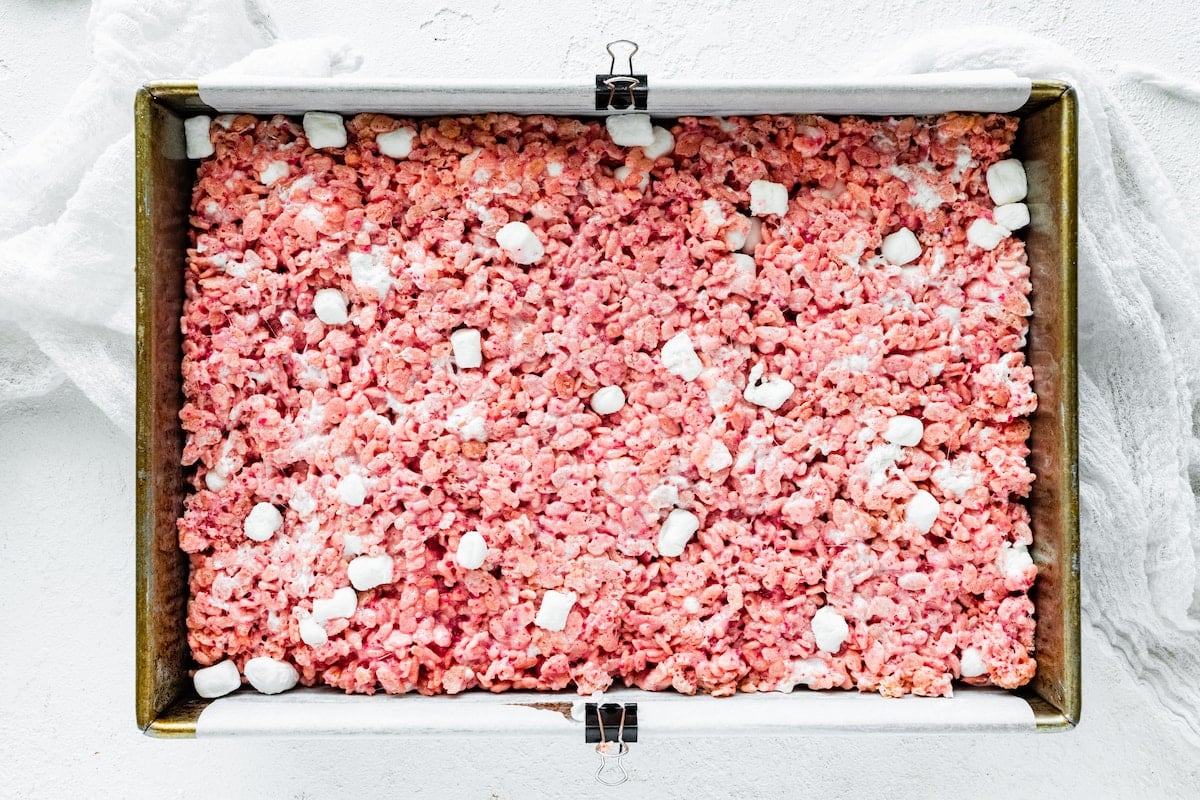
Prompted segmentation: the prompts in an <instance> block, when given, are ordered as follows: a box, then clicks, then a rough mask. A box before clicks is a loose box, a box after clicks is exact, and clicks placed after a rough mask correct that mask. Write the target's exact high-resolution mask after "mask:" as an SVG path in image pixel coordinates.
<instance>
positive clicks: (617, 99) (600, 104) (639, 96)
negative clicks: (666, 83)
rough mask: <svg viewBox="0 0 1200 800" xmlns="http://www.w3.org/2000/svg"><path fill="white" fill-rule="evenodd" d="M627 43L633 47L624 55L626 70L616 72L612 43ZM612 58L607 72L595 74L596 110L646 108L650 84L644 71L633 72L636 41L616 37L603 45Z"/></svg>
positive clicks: (615, 56) (615, 55)
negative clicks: (616, 38) (613, 40)
mask: <svg viewBox="0 0 1200 800" xmlns="http://www.w3.org/2000/svg"><path fill="white" fill-rule="evenodd" d="M619 44H627V45H630V46H631V47H633V49H632V50H630V51H629V55H627V56H626V57H625V61H626V64H627V65H628V70H626V71H625V72H617V54H616V53H614V52H613V45H619ZM605 49H606V50H608V54H609V56H611V57H612V59H611V60H610V61H609V63H608V73H607V74H604V75H597V76H596V110H597V111H610V110H612V111H624V110H625V109H627V108H636V109H638V110H639V111H645V110H646V103H647V101H648V100H649V98H650V84H649V81H648V79H647V77H646V75H645V73H634V71H633V55H634V53H636V52H637V51H638V46H637V42H631V41H629V40H628V39H618V40H617V41H615V42H609V43H608V44H607V45H605Z"/></svg>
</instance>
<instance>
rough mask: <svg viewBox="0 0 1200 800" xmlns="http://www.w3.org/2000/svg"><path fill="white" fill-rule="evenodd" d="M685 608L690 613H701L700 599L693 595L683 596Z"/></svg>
mask: <svg viewBox="0 0 1200 800" xmlns="http://www.w3.org/2000/svg"><path fill="white" fill-rule="evenodd" d="M683 610H684V611H686V612H687V613H689V614H698V613H700V601H699V600H698V599H696V598H695V597H692V596H691V595H688V596H687V597H685V598H683Z"/></svg>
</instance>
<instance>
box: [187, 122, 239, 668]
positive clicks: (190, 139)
mask: <svg viewBox="0 0 1200 800" xmlns="http://www.w3.org/2000/svg"><path fill="white" fill-rule="evenodd" d="M211 124H212V117H205V116H199V117H188V118H187V119H185V120H184V121H183V136H184V140H185V142H186V143H187V157H188V158H208V157H209V156H211V155H212V154H213V143H212V138H211V137H210V136H209V135H208V127H209V125H211ZM239 684H240V681H239Z"/></svg>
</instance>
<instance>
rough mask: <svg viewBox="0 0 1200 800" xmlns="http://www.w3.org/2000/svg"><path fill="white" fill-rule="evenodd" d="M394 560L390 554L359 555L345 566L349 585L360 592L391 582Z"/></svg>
mask: <svg viewBox="0 0 1200 800" xmlns="http://www.w3.org/2000/svg"><path fill="white" fill-rule="evenodd" d="M395 566H396V564H395V562H394V561H392V557H391V556H387V555H383V556H359V557H358V558H356V559H354V560H353V561H351V562H350V564H349V565H348V566H347V567H346V576H347V577H349V578H350V585H352V586H353V587H354V588H355V589H357V590H358V591H360V592H365V591H367V590H368V589H374V588H375V587H376V586H382V585H383V584H385V583H391V582H392V570H393V569H395Z"/></svg>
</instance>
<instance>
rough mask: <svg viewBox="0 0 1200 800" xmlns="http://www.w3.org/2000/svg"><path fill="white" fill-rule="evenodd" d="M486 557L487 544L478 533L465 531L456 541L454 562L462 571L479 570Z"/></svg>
mask: <svg viewBox="0 0 1200 800" xmlns="http://www.w3.org/2000/svg"><path fill="white" fill-rule="evenodd" d="M486 557H487V542H485V541H484V540H483V534H481V533H480V532H479V531H467V532H466V533H464V534H463V535H462V538H461V539H459V540H458V549H457V550H455V551H454V560H455V561H457V562H458V565H459V566H460V567H462V568H463V569H479V568H480V567H481V566H483V560H484V558H486Z"/></svg>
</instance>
